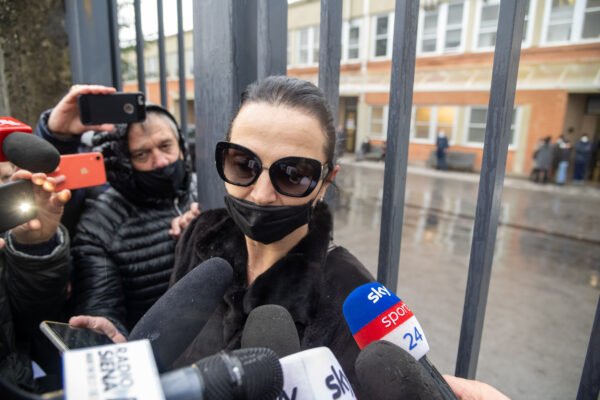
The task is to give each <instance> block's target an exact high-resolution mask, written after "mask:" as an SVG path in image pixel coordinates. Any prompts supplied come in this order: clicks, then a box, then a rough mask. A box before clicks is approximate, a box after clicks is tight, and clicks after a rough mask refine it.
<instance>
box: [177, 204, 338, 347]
mask: <svg viewBox="0 0 600 400" xmlns="http://www.w3.org/2000/svg"><path fill="white" fill-rule="evenodd" d="M331 230H332V217H331V213H330V212H329V209H328V207H327V205H326V204H325V203H322V202H319V203H318V204H317V205H316V206H315V209H314V210H313V213H312V218H311V221H310V223H309V230H308V234H307V235H306V236H305V237H304V238H303V239H302V240H301V241H300V242H299V243H298V244H297V245H296V246H294V247H293V248H292V249H291V250H290V251H289V253H288V254H287V255H286V256H284V257H283V258H282V259H280V260H279V261H277V262H276V263H275V264H273V266H271V267H270V268H269V269H268V270H267V271H266V272H264V273H263V274H261V275H260V276H258V277H257V278H256V279H255V280H254V282H252V284H251V285H250V286H247V285H246V264H247V258H248V254H247V250H246V243H245V239H244V235H243V234H242V232H241V231H240V229H239V228H238V227H237V226H236V225H235V223H234V222H233V220H232V219H231V218H230V217H229V215H228V214H227V211H226V210H224V209H219V210H211V211H207V212H205V213H203V214H202V215H201V216H200V218H199V221H198V223H197V224H195V226H194V228H193V233H192V237H191V238H189V239H190V240H188V241H186V242H187V243H194V244H195V245H196V247H195V249H194V253H195V255H194V257H193V259H194V260H195V261H194V262H193V263H192V265H196V262H201V261H203V260H206V259H207V258H210V257H215V256H219V257H222V258H224V259H226V260H227V261H229V262H230V263H231V265H232V267H233V271H234V275H233V282H232V284H231V286H230V287H229V289H228V291H227V292H226V294H225V296H224V301H225V305H226V310H225V314H224V318H223V336H224V337H223V340H224V342H225V343H228V344H229V346H228V347H231V348H236V347H235V346H237V347H239V340H240V338H241V332H242V329H243V326H244V323H245V322H246V318H247V316H248V314H249V313H250V311H251V310H253V309H254V308H256V307H258V306H260V305H263V304H278V305H281V306H283V307H285V308H286V309H287V310H288V311H289V312H290V314H291V315H292V317H293V319H294V321H295V322H296V327H297V328H298V333H299V334H300V336H302V333H303V331H304V328H305V327H306V326H307V325H308V324H309V323H310V322H311V320H312V319H313V318H314V317H315V314H316V311H317V310H316V308H317V304H318V302H319V293H320V288H321V287H322V282H323V266H324V264H325V260H326V257H327V249H328V246H329V242H330V235H331ZM197 235H198V236H197ZM183 251H184V252H185V251H186V250H185V249H184V250H183ZM183 258H186V257H183ZM186 272H187V271H186Z"/></svg>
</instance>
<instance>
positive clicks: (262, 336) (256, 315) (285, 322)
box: [242, 304, 300, 358]
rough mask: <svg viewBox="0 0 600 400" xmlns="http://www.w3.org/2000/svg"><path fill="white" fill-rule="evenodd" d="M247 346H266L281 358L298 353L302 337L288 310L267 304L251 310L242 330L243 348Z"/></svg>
mask: <svg viewBox="0 0 600 400" xmlns="http://www.w3.org/2000/svg"><path fill="white" fill-rule="evenodd" d="M247 347H266V348H268V349H271V350H273V351H274V352H275V354H277V356H278V357H279V358H282V357H285V356H289V355H290V354H294V353H298V352H299V351H300V338H299V337H298V331H297V330H296V324H294V319H293V318H292V316H291V315H290V313H289V312H288V310H286V309H285V308H284V307H282V306H280V305H276V304H265V305H263V306H259V307H256V308H255V309H254V310H252V311H250V314H248V319H246V324H245V325H244V331H243V332H242V348H247Z"/></svg>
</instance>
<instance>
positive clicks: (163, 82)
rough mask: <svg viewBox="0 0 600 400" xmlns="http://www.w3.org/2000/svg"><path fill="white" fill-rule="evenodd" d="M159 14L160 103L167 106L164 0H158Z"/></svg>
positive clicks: (157, 8)
mask: <svg viewBox="0 0 600 400" xmlns="http://www.w3.org/2000/svg"><path fill="white" fill-rule="evenodd" d="M156 10H157V14H158V65H159V67H158V68H159V71H160V72H159V74H160V75H159V76H160V78H159V79H160V104H161V105H162V106H163V107H165V108H167V67H166V63H165V24H164V21H163V1H162V0H156Z"/></svg>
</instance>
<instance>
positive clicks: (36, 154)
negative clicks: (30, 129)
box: [2, 132, 60, 174]
mask: <svg viewBox="0 0 600 400" xmlns="http://www.w3.org/2000/svg"><path fill="white" fill-rule="evenodd" d="M2 153H3V154H4V156H5V157H6V159H7V160H8V161H10V162H12V163H13V164H15V165H16V166H17V167H19V168H22V169H26V170H28V171H31V172H44V173H46V174H48V173H50V172H52V171H54V170H55V169H56V167H58V163H59V162H60V154H59V152H58V150H56V147H54V146H53V145H52V144H51V143H50V142H48V141H46V140H44V139H42V138H41V137H39V136H35V135H32V134H31V133H25V132H13V133H11V134H10V135H8V136H7V137H6V138H5V139H4V141H3V142H2Z"/></svg>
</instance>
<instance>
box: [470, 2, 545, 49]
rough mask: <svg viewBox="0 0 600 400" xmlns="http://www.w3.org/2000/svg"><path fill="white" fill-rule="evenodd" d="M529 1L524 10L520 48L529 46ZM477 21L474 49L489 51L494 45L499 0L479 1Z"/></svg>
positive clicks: (530, 31)
mask: <svg viewBox="0 0 600 400" xmlns="http://www.w3.org/2000/svg"><path fill="white" fill-rule="evenodd" d="M534 7H535V2H534V6H533V7H531V0H527V4H526V10H525V21H524V25H523V40H522V43H521V47H525V46H529V43H530V41H531V40H530V38H531V34H532V25H533V24H530V23H529V21H530V20H531V16H532V14H533V8H534ZM477 10H478V11H477V20H476V22H475V25H476V29H475V31H476V32H477V35H476V36H475V40H476V43H475V47H476V48H477V49H479V50H490V49H493V48H494V46H495V45H496V32H497V30H498V15H499V12H500V0H479V1H478V2H477Z"/></svg>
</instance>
